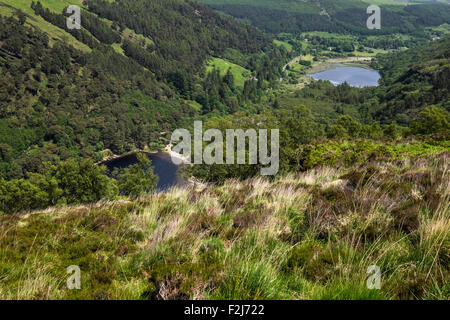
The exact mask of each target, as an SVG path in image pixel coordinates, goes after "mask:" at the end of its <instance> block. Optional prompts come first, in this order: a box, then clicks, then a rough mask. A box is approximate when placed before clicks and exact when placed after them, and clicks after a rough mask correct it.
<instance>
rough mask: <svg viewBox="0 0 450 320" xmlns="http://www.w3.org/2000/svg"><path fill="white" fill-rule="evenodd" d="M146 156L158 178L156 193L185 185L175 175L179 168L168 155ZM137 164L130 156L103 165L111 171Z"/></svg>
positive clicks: (135, 158) (160, 153)
mask: <svg viewBox="0 0 450 320" xmlns="http://www.w3.org/2000/svg"><path fill="white" fill-rule="evenodd" d="M147 156H148V157H149V159H150V160H151V161H152V166H153V171H154V173H155V174H156V175H157V176H158V177H159V181H158V185H157V187H156V191H158V192H162V191H166V190H168V189H170V188H172V187H174V186H180V185H183V184H184V183H185V181H184V180H183V179H182V178H180V177H178V175H177V172H178V169H179V168H180V166H177V165H175V164H173V163H172V159H171V157H170V155H169V154H167V153H165V152H162V151H160V152H157V153H152V154H147ZM137 162H138V160H137V156H136V155H135V154H131V155H127V156H124V157H122V158H118V159H113V160H111V161H108V162H106V163H105V165H106V167H107V168H108V169H109V170H110V171H112V170H114V168H119V169H124V168H127V167H129V166H131V165H133V164H136V163H137Z"/></svg>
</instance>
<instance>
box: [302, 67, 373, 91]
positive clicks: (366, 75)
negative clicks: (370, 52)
mask: <svg viewBox="0 0 450 320" xmlns="http://www.w3.org/2000/svg"><path fill="white" fill-rule="evenodd" d="M310 76H311V77H312V78H313V79H314V80H328V81H330V82H331V83H333V84H334V85H339V84H341V83H344V82H347V83H348V84H349V85H350V86H352V87H359V88H362V87H373V86H377V85H378V80H379V79H380V78H381V75H380V74H379V73H378V71H376V70H370V69H365V68H360V67H337V68H334V69H329V70H326V71H323V72H319V73H314V74H311V75H310Z"/></svg>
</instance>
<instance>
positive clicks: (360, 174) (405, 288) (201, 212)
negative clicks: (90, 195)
mask: <svg viewBox="0 0 450 320" xmlns="http://www.w3.org/2000/svg"><path fill="white" fill-rule="evenodd" d="M448 165H449V154H448V152H447V153H443V154H441V155H435V156H425V157H419V158H416V159H414V160H408V159H399V160H396V161H383V162H370V163H367V164H364V165H361V166H354V167H349V168H347V169H336V168H334V167H322V168H317V169H314V170H311V171H308V172H305V173H301V174H289V175H287V176H283V177H279V178H277V179H275V180H273V181H268V180H264V179H261V178H254V179H251V180H247V181H242V182H240V181H236V180H229V181H226V182H225V183H224V184H223V185H222V186H214V185H203V184H196V185H194V186H192V187H190V188H187V189H174V190H172V191H170V192H167V193H164V194H157V195H151V196H147V197H143V198H139V199H137V200H128V199H122V200H120V201H113V202H100V203H96V204H92V205H86V206H77V207H65V208H50V209H47V210H44V211H39V212H32V213H29V214H26V215H10V216H3V217H0V298H1V299H189V298H191V299H449V298H450V287H449V282H448V278H449V276H450V269H449V266H450V264H449V262H450V261H449V259H450V216H449V214H450V210H449V209H450V208H449V203H450V202H449V190H450V189H449V185H448V182H449V171H448V169H449V168H448ZM70 265H78V266H80V268H81V272H82V273H81V277H82V283H81V290H68V289H67V287H66V278H67V276H68V275H67V274H66V268H67V267H68V266H70ZM371 265H377V266H379V267H380V268H381V273H382V278H381V289H380V290H369V289H368V288H367V286H366V279H367V277H368V274H366V271H367V268H368V267H369V266H371Z"/></svg>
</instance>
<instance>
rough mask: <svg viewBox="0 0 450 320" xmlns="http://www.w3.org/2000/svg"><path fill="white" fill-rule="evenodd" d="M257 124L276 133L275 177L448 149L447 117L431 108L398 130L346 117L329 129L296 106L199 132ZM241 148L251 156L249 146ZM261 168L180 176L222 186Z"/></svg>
mask: <svg viewBox="0 0 450 320" xmlns="http://www.w3.org/2000/svg"><path fill="white" fill-rule="evenodd" d="M255 123H258V124H259V126H258V129H268V131H269V132H270V129H279V133H280V163H279V166H280V167H279V174H283V173H292V172H298V171H305V170H310V169H312V168H314V167H316V166H350V165H354V164H361V163H367V162H369V161H372V160H378V161H382V160H383V159H384V160H391V159H396V158H402V157H407V158H412V157H414V156H417V155H420V154H427V153H430V152H431V153H433V152H434V153H443V152H446V151H448V148H450V144H449V141H450V113H449V112H447V111H446V110H445V109H443V108H439V107H434V106H432V107H427V108H425V109H424V110H422V112H420V113H419V114H418V115H417V117H416V118H415V119H414V120H413V121H412V123H411V125H410V127H400V126H398V125H397V124H396V123H395V122H392V123H391V124H389V125H383V126H380V125H379V124H378V123H377V122H372V123H369V124H364V123H361V122H359V121H358V120H356V119H354V118H353V117H351V116H349V115H342V116H340V117H339V118H338V119H337V120H336V121H335V122H334V123H333V124H330V125H329V126H327V127H323V126H322V125H320V123H319V122H318V121H317V119H316V117H315V116H314V115H313V113H312V112H311V110H310V109H309V108H307V107H306V106H298V107H294V108H280V109H276V110H267V111H264V112H262V113H260V114H258V115H251V116H246V115H244V114H236V115H231V116H228V117H225V118H221V119H214V120H210V121H208V122H207V123H206V124H204V126H203V129H204V130H207V129H210V128H218V129H220V130H225V129H229V128H236V129H238V128H239V129H243V130H244V131H245V130H246V129H254V126H255ZM224 135H225V133H224ZM245 148H246V149H245V150H249V146H248V141H246V147H245ZM269 150H270V147H269ZM247 157H248V156H247ZM225 158H226V152H225V151H224V159H225ZM235 158H236V155H235ZM247 163H248V159H247ZM261 167H262V165H260V164H259V165H249V164H245V165H237V164H235V165H222V164H221V165H218V164H212V165H206V164H202V165H195V166H189V167H184V168H183V171H184V174H185V175H186V176H191V175H193V176H195V177H197V178H199V179H203V180H206V181H209V182H213V183H223V182H224V181H226V180H227V179H242V180H244V179H247V178H250V177H254V176H258V175H259V174H260V169H261Z"/></svg>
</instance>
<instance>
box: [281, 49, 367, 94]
mask: <svg viewBox="0 0 450 320" xmlns="http://www.w3.org/2000/svg"><path fill="white" fill-rule="evenodd" d="M372 60H373V56H363V57H356V56H355V57H339V58H325V59H323V60H321V61H313V63H312V66H311V67H310V68H308V69H306V70H305V71H306V72H307V74H303V75H301V76H299V79H298V83H296V84H291V85H289V86H290V87H291V88H292V89H294V90H299V89H302V88H304V87H305V86H306V85H308V84H310V83H311V81H313V79H312V77H311V76H310V74H314V73H319V72H323V71H326V70H330V69H335V68H339V67H360V68H364V69H372V68H371V67H370V66H369V65H370V63H371V62H372Z"/></svg>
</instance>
